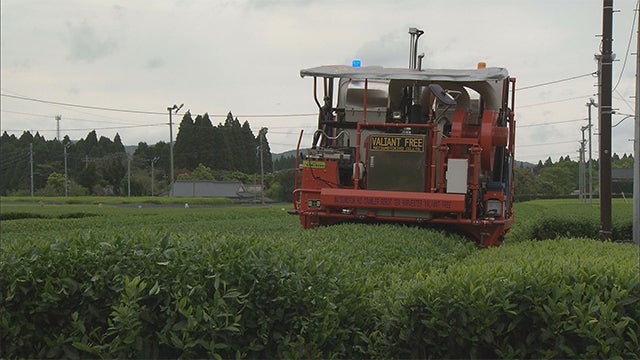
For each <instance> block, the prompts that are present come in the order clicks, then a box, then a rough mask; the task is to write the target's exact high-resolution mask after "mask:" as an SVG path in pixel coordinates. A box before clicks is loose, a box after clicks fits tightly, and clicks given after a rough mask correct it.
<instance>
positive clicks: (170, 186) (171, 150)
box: [167, 104, 184, 196]
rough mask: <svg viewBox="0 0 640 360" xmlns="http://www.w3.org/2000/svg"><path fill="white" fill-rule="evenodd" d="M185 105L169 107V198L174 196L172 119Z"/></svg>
mask: <svg viewBox="0 0 640 360" xmlns="http://www.w3.org/2000/svg"><path fill="white" fill-rule="evenodd" d="M183 105H184V104H180V106H178V105H176V104H173V106H169V107H167V111H169V171H170V176H171V177H170V179H171V180H170V183H169V189H170V190H169V196H173V119H172V118H171V114H172V113H173V111H174V110H175V113H176V114H178V110H180V109H182V106H183Z"/></svg>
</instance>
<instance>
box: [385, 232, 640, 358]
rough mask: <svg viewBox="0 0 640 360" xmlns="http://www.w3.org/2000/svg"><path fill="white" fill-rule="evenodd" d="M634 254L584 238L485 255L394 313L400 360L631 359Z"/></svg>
mask: <svg viewBox="0 0 640 360" xmlns="http://www.w3.org/2000/svg"><path fill="white" fill-rule="evenodd" d="M638 255H639V253H638V247H637V246H635V245H630V244H614V243H602V242H598V241H593V240H585V239H558V240H557V241H541V242H522V243H519V244H516V245H511V246H504V247H501V248H494V249H487V250H486V251H482V252H479V253H476V254H474V255H472V256H470V257H468V258H467V259H465V260H464V261H462V262H460V263H457V264H455V265H454V266H453V267H451V268H449V270H448V271H447V272H444V273H438V274H433V276H430V277H428V278H426V279H425V281H423V282H420V283H418V284H416V286H415V287H414V289H413V290H412V292H411V295H410V296H409V297H408V300H407V303H406V305H405V306H402V307H400V308H396V309H394V310H395V315H396V319H395V321H396V325H395V331H396V335H397V337H398V338H399V339H400V342H399V343H398V348H397V349H396V350H399V351H401V352H399V353H398V356H399V357H403V358H415V357H420V358H425V357H428V358H469V357H471V358H578V357H579V358H638V357H640V343H639V338H638V336H639V335H640V324H639V321H640V275H639V271H638V270H639V269H638V258H639V257H638Z"/></svg>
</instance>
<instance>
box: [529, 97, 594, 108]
mask: <svg viewBox="0 0 640 360" xmlns="http://www.w3.org/2000/svg"><path fill="white" fill-rule="evenodd" d="M596 95H597V94H587V95H582V96H576V97H572V98H566V99H560V100H552V101H547V102H541V103H537V104H529V105H518V108H519V109H522V108H527V107H533V106H540V105H549V104H556V103H561V102H565V101H571V100H577V99H584V98H586V97H590V96H596Z"/></svg>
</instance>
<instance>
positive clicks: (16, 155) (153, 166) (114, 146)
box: [0, 112, 273, 196]
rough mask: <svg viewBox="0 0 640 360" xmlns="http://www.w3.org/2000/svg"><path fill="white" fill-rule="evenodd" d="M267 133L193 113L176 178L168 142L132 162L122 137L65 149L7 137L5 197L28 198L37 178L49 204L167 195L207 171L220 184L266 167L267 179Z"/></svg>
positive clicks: (183, 130) (0, 140)
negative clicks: (180, 181) (63, 199)
mask: <svg viewBox="0 0 640 360" xmlns="http://www.w3.org/2000/svg"><path fill="white" fill-rule="evenodd" d="M267 133H268V129H267V128H262V129H260V131H259V132H258V135H257V136H254V135H253V132H252V130H251V127H250V125H249V123H248V122H247V121H245V122H244V123H242V124H241V123H240V121H239V120H238V119H237V118H235V117H233V115H232V113H229V114H228V115H227V118H226V119H225V121H224V122H223V123H219V124H218V125H217V126H214V125H213V124H212V122H211V120H210V117H209V115H208V114H206V113H205V114H204V115H197V116H196V117H195V119H194V118H193V117H192V115H191V113H190V112H187V113H185V114H184V115H183V118H182V121H181V123H180V126H179V130H178V133H177V135H176V140H175V142H174V149H173V155H174V174H172V175H173V176H171V174H170V149H169V148H170V145H169V143H167V142H164V141H159V142H157V143H156V144H151V145H149V144H147V143H146V142H140V143H138V145H137V147H136V148H135V151H133V152H132V153H130V154H128V153H127V151H126V149H125V146H124V145H123V143H122V139H121V137H120V135H119V134H116V135H115V137H114V138H113V139H109V138H107V137H104V136H100V137H98V134H97V133H96V131H95V130H94V131H91V132H89V133H88V134H87V136H86V137H85V138H83V139H80V140H77V141H72V140H71V139H70V138H69V136H68V135H67V136H65V137H64V138H63V139H62V140H61V141H59V140H57V139H52V140H47V139H45V138H44V137H43V136H42V135H40V134H39V133H36V134H31V133H30V132H29V131H25V132H23V133H22V135H21V136H20V137H16V136H15V135H9V134H8V133H7V132H4V133H3V134H2V136H1V137H0V175H1V176H0V195H3V196H6V195H29V194H30V191H31V189H30V188H31V183H32V181H31V177H32V176H31V175H32V174H33V188H34V193H36V194H38V195H45V196H46V195H64V194H65V191H66V192H67V193H68V194H69V195H71V196H74V195H125V196H126V195H129V194H130V195H132V196H144V195H152V191H153V195H159V194H166V193H168V191H169V186H170V183H171V179H172V177H173V179H176V178H177V177H178V176H179V175H181V174H187V175H188V174H191V173H192V172H193V171H194V170H195V169H196V168H198V166H200V165H202V166H205V167H209V168H211V169H215V170H216V176H217V179H216V180H230V179H234V180H245V179H247V178H250V176H247V174H257V173H259V172H260V166H261V165H262V168H263V169H264V172H265V173H267V174H269V173H271V172H272V170H273V162H272V154H271V150H270V147H269V141H268V139H267ZM65 158H66V159H65ZM65 161H66V172H67V178H68V181H67V186H66V188H65V183H64V173H65ZM31 164H33V171H32V170H31ZM152 170H153V171H152ZM152 172H153V175H152V174H151V173H152ZM254 178H255V177H254ZM61 179H62V180H61Z"/></svg>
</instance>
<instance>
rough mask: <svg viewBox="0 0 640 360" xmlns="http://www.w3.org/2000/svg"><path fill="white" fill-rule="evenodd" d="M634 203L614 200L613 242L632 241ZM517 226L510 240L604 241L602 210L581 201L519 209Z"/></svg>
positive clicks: (547, 202) (540, 202)
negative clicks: (559, 239)
mask: <svg viewBox="0 0 640 360" xmlns="http://www.w3.org/2000/svg"><path fill="white" fill-rule="evenodd" d="M632 209H633V208H632V204H631V203H630V202H628V203H625V202H623V201H622V200H620V199H614V202H613V204H612V210H613V211H612V239H613V240H615V241H628V240H630V239H632V237H633V234H632V231H633V223H632V212H633V211H632ZM515 218H516V225H515V226H514V228H513V229H512V231H511V232H510V233H508V234H507V237H506V238H507V241H520V240H545V239H554V238H557V237H584V238H590V239H598V238H600V207H599V205H598V204H594V205H593V206H590V205H589V204H588V203H581V202H579V201H577V200H573V201H572V200H563V201H558V200H535V201H529V202H525V203H519V204H516V206H515Z"/></svg>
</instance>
